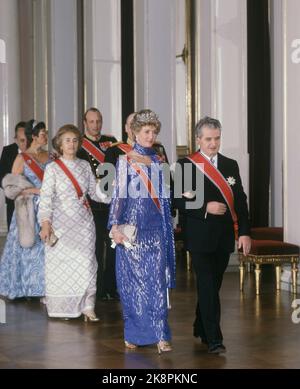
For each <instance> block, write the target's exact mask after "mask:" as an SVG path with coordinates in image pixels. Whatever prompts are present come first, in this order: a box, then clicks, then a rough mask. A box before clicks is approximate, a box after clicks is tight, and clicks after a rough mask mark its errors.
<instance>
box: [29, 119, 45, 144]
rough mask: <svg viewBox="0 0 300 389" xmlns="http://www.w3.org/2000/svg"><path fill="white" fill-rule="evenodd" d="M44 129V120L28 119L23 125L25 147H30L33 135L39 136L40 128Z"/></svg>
mask: <svg viewBox="0 0 300 389" xmlns="http://www.w3.org/2000/svg"><path fill="white" fill-rule="evenodd" d="M45 129H46V124H45V123H44V122H36V121H35V120H34V119H31V120H29V122H27V123H26V126H25V136H26V140H27V148H28V147H30V145H31V143H32V141H33V138H32V137H33V136H39V133H40V131H41V130H45Z"/></svg>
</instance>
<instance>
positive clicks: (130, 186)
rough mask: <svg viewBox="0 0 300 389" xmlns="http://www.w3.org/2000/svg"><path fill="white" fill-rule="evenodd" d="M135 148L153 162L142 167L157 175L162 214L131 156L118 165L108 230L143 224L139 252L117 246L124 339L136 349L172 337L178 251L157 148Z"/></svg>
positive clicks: (138, 229) (118, 280)
mask: <svg viewBox="0 0 300 389" xmlns="http://www.w3.org/2000/svg"><path fill="white" fill-rule="evenodd" d="M134 149H135V150H136V151H137V152H139V153H140V154H143V155H149V156H150V157H151V159H152V161H153V163H152V164H151V168H150V166H146V165H141V164H140V165H139V167H140V168H141V169H143V171H144V172H145V173H146V174H147V175H148V177H150V174H151V171H152V173H154V176H155V178H154V179H153V180H152V182H153V183H154V186H155V190H156V193H157V195H158V198H159V203H160V210H159V209H158V207H157V206H156V205H155V203H154V201H153V200H152V199H151V198H150V196H149V195H148V192H147V190H145V186H144V185H143V184H142V183H141V182H140V180H139V175H138V173H137V172H136V171H135V170H134V169H133V168H132V166H131V165H130V164H127V159H126V157H121V158H120V159H119V161H118V163H117V174H116V185H115V190H114V195H113V199H112V202H111V207H110V217H109V222H108V228H111V226H112V225H114V224H131V225H135V226H137V231H138V232H137V239H136V245H135V246H134V248H133V249H126V248H125V247H124V246H123V245H120V244H119V245H117V247H116V250H117V251H116V277H117V286H118V292H119V294H120V298H121V303H122V308H123V318H124V338H125V340H126V341H128V342H130V343H133V344H136V345H147V344H153V343H157V342H159V341H160V340H166V341H167V340H170V338H171V332H170V328H169V325H168V321H167V317H168V307H167V287H174V286H175V250H174V236H173V227H172V219H171V214H170V200H169V198H167V197H166V193H165V189H164V185H163V174H162V171H161V169H160V162H159V161H158V158H157V156H156V155H155V151H154V150H153V149H151V148H143V147H141V146H140V145H138V144H136V145H135V146H134ZM152 177H153V176H152ZM126 192H127V193H128V196H127V198H125V197H126ZM130 194H131V195H132V196H130ZM133 197H134V198H133Z"/></svg>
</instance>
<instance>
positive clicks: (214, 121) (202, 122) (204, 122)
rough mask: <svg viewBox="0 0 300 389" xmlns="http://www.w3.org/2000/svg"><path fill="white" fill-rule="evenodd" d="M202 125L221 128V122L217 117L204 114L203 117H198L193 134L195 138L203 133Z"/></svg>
mask: <svg viewBox="0 0 300 389" xmlns="http://www.w3.org/2000/svg"><path fill="white" fill-rule="evenodd" d="M204 127H208V128H212V129H217V130H220V131H221V130H222V126H221V123H220V122H219V120H218V119H213V118H210V117H209V116H205V117H204V118H202V119H200V120H199V122H198V123H197V124H196V127H195V135H196V137H197V138H200V137H201V136H202V135H203V134H202V129H203V128H204Z"/></svg>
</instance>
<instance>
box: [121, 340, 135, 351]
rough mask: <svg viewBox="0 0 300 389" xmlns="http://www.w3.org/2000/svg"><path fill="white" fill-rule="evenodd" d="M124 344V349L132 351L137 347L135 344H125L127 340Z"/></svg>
mask: <svg viewBox="0 0 300 389" xmlns="http://www.w3.org/2000/svg"><path fill="white" fill-rule="evenodd" d="M124 344H125V347H126V348H129V349H130V350H134V349H136V348H137V345H136V344H133V343H129V342H127V340H124Z"/></svg>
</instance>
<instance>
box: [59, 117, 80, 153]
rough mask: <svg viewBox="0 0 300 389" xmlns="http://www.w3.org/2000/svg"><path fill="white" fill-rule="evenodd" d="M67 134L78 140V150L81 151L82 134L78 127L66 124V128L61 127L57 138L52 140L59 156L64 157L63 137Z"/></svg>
mask: <svg viewBox="0 0 300 389" xmlns="http://www.w3.org/2000/svg"><path fill="white" fill-rule="evenodd" d="M67 132H71V133H72V134H74V135H75V136H77V138H78V149H80V147H81V145H82V134H81V132H80V131H79V130H78V128H77V127H76V126H74V125H73V124H65V125H64V126H62V127H60V129H59V130H58V131H57V133H56V135H55V137H54V138H53V139H52V146H53V148H54V149H55V151H57V152H58V154H59V155H62V149H61V146H62V136H63V135H64V134H66V133H67Z"/></svg>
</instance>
